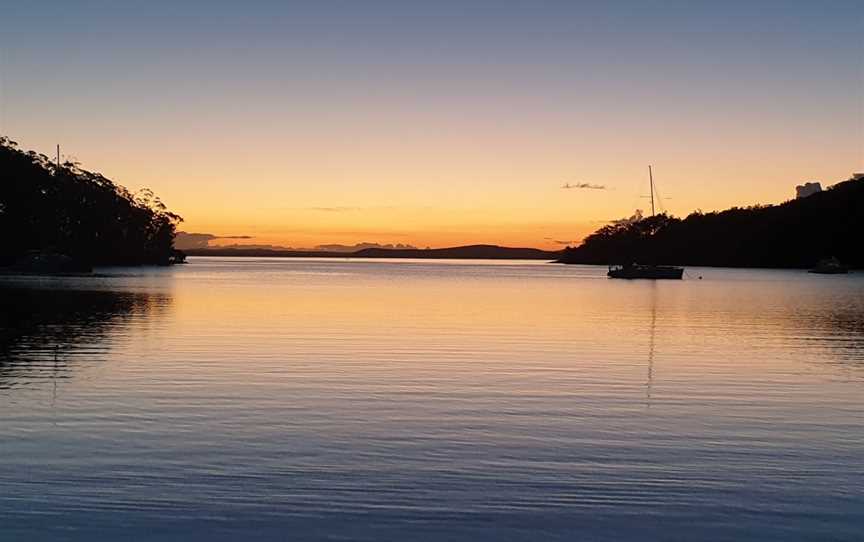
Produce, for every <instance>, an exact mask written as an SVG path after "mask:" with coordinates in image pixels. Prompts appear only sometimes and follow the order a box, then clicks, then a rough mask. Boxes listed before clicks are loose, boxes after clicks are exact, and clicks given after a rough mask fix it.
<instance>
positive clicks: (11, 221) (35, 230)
mask: <svg viewBox="0 0 864 542" xmlns="http://www.w3.org/2000/svg"><path fill="white" fill-rule="evenodd" d="M0 173H2V182H0V231H2V232H3V239H2V243H0V266H2V267H6V268H12V269H21V270H24V271H28V270H35V271H86V270H89V269H90V268H91V267H92V266H94V265H145V264H155V265H167V264H171V263H175V262H178V261H182V258H183V255H182V253H179V252H177V251H176V250H174V246H173V243H174V235H175V231H176V226H177V224H178V223H179V222H180V221H181V220H182V218H180V216H178V215H176V214H174V213H172V212H170V211H168V209H167V208H166V207H165V205H164V204H163V203H162V202H161V201H160V200H159V198H158V197H156V195H155V194H153V192H151V191H150V190H146V189H145V190H141V191H139V192H137V193H135V194H133V193H131V192H129V191H128V190H127V189H126V188H124V187H122V186H120V185H118V184H115V183H114V182H112V181H111V180H109V179H107V178H105V177H104V176H102V175H100V174H99V173H93V172H90V171H87V170H84V169H81V168H80V167H79V166H78V164H75V163H72V162H65V163H62V164H61V163H59V160H57V161H53V160H51V159H49V158H48V157H47V156H45V155H44V154H38V153H36V152H33V151H23V150H21V149H19V148H18V145H17V143H15V142H14V141H11V140H10V139H9V138H6V137H0Z"/></svg>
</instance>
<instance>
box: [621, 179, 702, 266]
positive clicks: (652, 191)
mask: <svg viewBox="0 0 864 542" xmlns="http://www.w3.org/2000/svg"><path fill="white" fill-rule="evenodd" d="M648 182H649V183H650V189H651V216H654V172H653V171H651V166H648ZM606 276H607V277H609V278H610V279H673V280H681V278H682V277H683V276H684V268H683V267H676V266H672V265H640V264H636V263H628V264H625V265H610V266H609V270H608V271H607V273H606ZM700 278H701V277H700Z"/></svg>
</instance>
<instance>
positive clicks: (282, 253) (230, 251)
mask: <svg viewBox="0 0 864 542" xmlns="http://www.w3.org/2000/svg"><path fill="white" fill-rule="evenodd" d="M187 253H188V254H189V255H190V256H251V257H283V258H310V257H316V258H422V259H454V260H553V259H555V258H557V257H559V256H560V255H561V253H560V252H550V251H546V250H540V249H538V248H514V247H501V246H497V245H467V246H461V247H449V248H427V249H419V248H409V249H405V248H402V249H394V248H366V249H362V250H358V251H355V252H348V253H346V252H328V251H302V250H271V249H255V248H250V249H242V248H236V247H232V248H218V247H213V248H206V249H205V248H201V249H190V250H188V251H187Z"/></svg>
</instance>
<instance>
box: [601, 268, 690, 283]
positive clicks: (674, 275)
mask: <svg viewBox="0 0 864 542" xmlns="http://www.w3.org/2000/svg"><path fill="white" fill-rule="evenodd" d="M606 276H608V277H609V278H610V279H668V280H681V278H682V277H683V276H684V268H683V267H665V266H664V267H659V266H641V265H640V266H633V267H621V268H613V269H609V272H608V273H606Z"/></svg>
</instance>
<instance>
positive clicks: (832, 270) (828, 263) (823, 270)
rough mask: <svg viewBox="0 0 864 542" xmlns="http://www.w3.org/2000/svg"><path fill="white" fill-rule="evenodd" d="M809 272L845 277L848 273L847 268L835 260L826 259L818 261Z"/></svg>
mask: <svg viewBox="0 0 864 542" xmlns="http://www.w3.org/2000/svg"><path fill="white" fill-rule="evenodd" d="M810 272H811V273H818V274H820V275H845V274H846V273H848V272H849V268H848V267H846V266H845V265H843V264H842V263H840V260H838V259H837V258H827V259H825V260H820V261H819V263H818V264H816V267H814V268H813V269H811V270H810Z"/></svg>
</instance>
